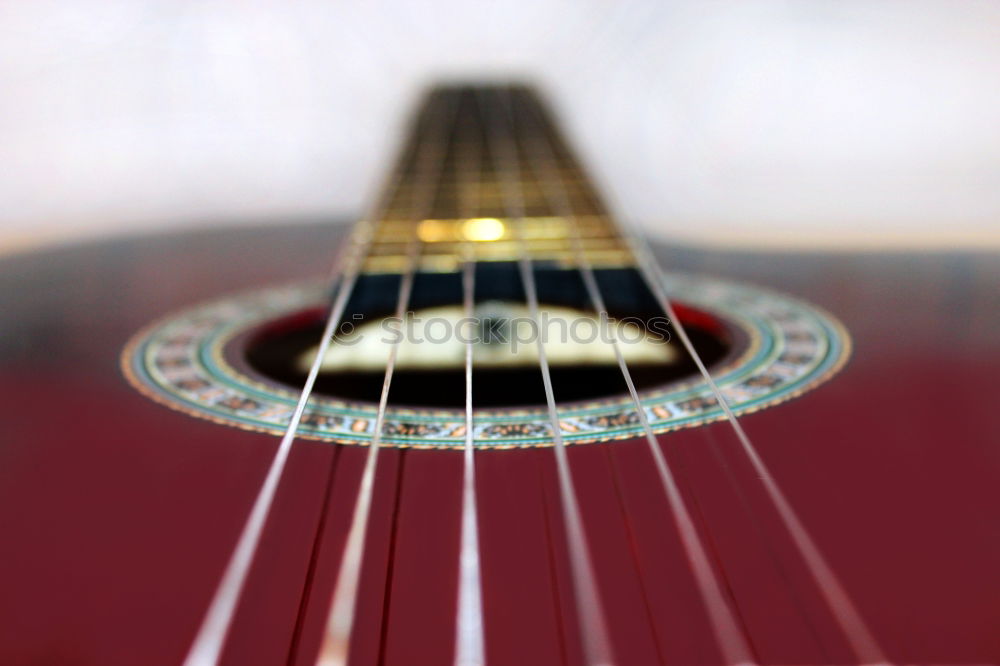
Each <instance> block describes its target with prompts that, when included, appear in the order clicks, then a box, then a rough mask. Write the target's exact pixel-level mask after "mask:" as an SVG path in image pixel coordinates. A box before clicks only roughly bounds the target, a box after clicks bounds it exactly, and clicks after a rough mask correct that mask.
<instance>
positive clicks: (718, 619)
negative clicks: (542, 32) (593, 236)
mask: <svg viewBox="0 0 1000 666" xmlns="http://www.w3.org/2000/svg"><path fill="white" fill-rule="evenodd" d="M532 106H534V105H532ZM539 113H540V111H538V110H537V109H536V110H535V112H534V114H533V115H534V116H537V115H539ZM537 128H538V129H537V134H538V135H540V136H541V137H542V138H541V139H539V140H536V141H535V142H534V145H535V147H536V148H537V149H538V150H539V151H540V152H541V154H538V153H533V154H531V158H532V159H530V160H528V164H529V165H532V168H535V169H536V171H535V173H536V174H537V173H538V171H545V172H547V173H548V174H552V173H554V172H555V169H556V166H555V156H554V151H553V148H552V146H551V142H552V138H551V137H550V136H549V134H548V132H547V131H545V129H544V125H542V124H541V123H537ZM536 161H537V162H542V163H543V164H544V165H545V166H544V167H542V168H536V167H534V165H535V163H536ZM539 182H540V183H541V184H542V192H543V195H544V196H545V198H546V199H548V201H549V204H550V205H551V206H552V208H553V211H554V212H555V213H556V214H557V215H559V216H560V217H561V218H563V219H565V220H567V221H568V222H569V228H570V232H571V243H572V245H573V252H574V256H575V259H576V264H577V269H578V270H579V273H580V276H581V278H582V279H583V283H584V286H585V289H586V291H587V294H588V298H589V300H590V302H591V305H592V306H593V308H594V310H595V311H596V312H599V313H605V312H607V306H606V304H605V301H604V297H603V296H602V294H601V290H600V287H599V286H598V284H597V279H596V276H595V275H594V268H593V265H592V264H591V261H590V259H589V257H588V256H587V253H586V250H585V248H584V245H583V239H582V237H581V234H580V229H579V220H578V219H577V216H576V212H575V207H574V205H573V204H572V203H571V201H570V198H569V195H568V192H567V191H566V187H565V186H564V185H563V183H562V181H561V180H560V179H559V178H557V177H556V178H553V177H551V176H550V177H545V178H542V179H539ZM608 334H609V339H610V343H611V346H612V349H613V350H614V354H615V360H616V361H617V363H618V368H619V369H620V370H621V373H622V377H623V378H624V380H625V384H626V385H627V387H628V392H629V395H630V396H631V398H632V403H633V405H634V406H635V412H636V414H637V416H638V418H639V420H640V422H641V424H642V428H643V432H644V433H645V437H646V442H647V444H648V445H649V451H650V454H651V455H652V457H653V460H654V462H655V464H656V470H657V473H658V474H659V477H660V482H661V485H662V486H663V490H664V492H665V494H666V496H667V500H668V502H669V504H670V508H671V513H672V515H673V518H674V521H675V523H676V525H677V530H678V532H679V535H680V538H681V544H682V546H683V547H684V551H685V555H686V557H687V560H688V563H689V564H690V566H691V570H692V572H693V574H694V577H695V582H696V583H697V586H698V591H699V594H700V596H701V599H702V602H703V603H704V604H705V608H706V611H707V613H708V616H709V620H710V622H711V625H712V630H713V632H714V634H715V637H716V640H717V642H718V645H719V649H720V651H721V652H722V656H723V659H724V660H725V663H727V664H751V663H755V661H756V659H755V657H754V655H753V649H752V647H751V646H750V643H749V641H748V640H747V638H746V636H745V630H744V629H743V627H742V625H741V624H740V622H739V621H738V620H737V618H736V616H735V614H734V612H733V609H732V608H731V606H730V603H729V602H728V601H727V600H726V595H725V593H724V592H723V591H722V587H721V585H720V584H719V581H718V578H717V574H716V572H715V571H714V568H713V566H712V564H711V561H710V560H709V558H708V556H707V554H706V551H705V547H704V545H703V544H702V541H701V538H700V537H699V536H698V531H697V529H696V528H695V525H694V521H693V519H692V517H691V513H690V511H689V509H688V507H687V504H686V502H685V501H684V498H683V496H682V495H681V493H680V490H679V488H678V486H677V481H676V479H675V477H674V474H673V472H672V471H671V469H670V466H669V465H668V463H667V460H666V458H665V456H664V455H663V451H662V450H661V449H660V446H659V443H658V441H657V438H656V435H655V434H654V433H653V429H652V426H651V425H650V423H649V419H648V417H647V415H646V411H645V409H644V408H643V406H642V402H641V401H640V399H639V394H638V391H637V390H636V388H635V383H634V381H633V380H632V374H631V372H630V371H629V369H628V365H627V363H626V362H625V357H624V355H623V354H622V351H621V346H620V345H619V343H618V339H617V336H616V335H615V331H614V327H613V326H611V325H609V326H608Z"/></svg>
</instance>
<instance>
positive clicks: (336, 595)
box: [316, 101, 457, 666]
mask: <svg viewBox="0 0 1000 666" xmlns="http://www.w3.org/2000/svg"><path fill="white" fill-rule="evenodd" d="M449 106H450V107H452V110H455V109H457V105H455V104H454V102H453V101H449ZM450 115H451V114H450V113H445V112H438V128H437V131H436V133H435V134H436V135H439V139H440V140H439V141H438V142H437V143H435V142H433V141H432V142H431V146H432V147H434V148H435V150H426V149H425V150H424V151H423V153H422V154H421V155H420V160H419V162H418V167H417V173H418V174H419V176H420V180H419V182H418V184H415V185H414V186H413V188H412V192H413V198H412V200H411V208H410V214H411V215H412V216H413V218H414V222H418V221H419V220H420V219H423V217H424V216H425V215H426V214H427V213H428V212H430V207H431V204H432V203H433V197H434V195H435V194H436V193H437V191H438V187H439V186H440V178H441V175H442V172H443V166H444V165H443V162H444V160H443V159H442V157H443V153H444V148H445V144H446V142H447V134H448V130H449V129H450V127H451V125H450V123H448V122H446V121H447V118H448V117H449V116H450ZM432 167H433V168H432ZM417 229H418V227H417V225H416V224H415V225H414V235H413V238H412V239H411V240H410V241H409V243H408V249H407V264H406V271H405V273H404V274H403V276H402V278H401V280H400V284H399V292H398V295H397V299H396V309H395V313H394V317H395V318H396V320H397V321H403V320H404V318H405V317H406V315H407V310H408V308H409V305H410V297H411V295H412V292H413V283H414V280H415V278H416V274H417V270H418V268H419V264H420V257H421V250H422V247H423V243H422V241H421V238H420V234H419V233H418V231H417ZM402 337H403V336H399V337H396V338H394V339H393V340H392V342H391V344H390V347H389V355H388V359H387V361H386V368H385V375H384V376H383V379H382V391H381V394H380V396H379V403H378V411H377V412H376V416H375V429H374V431H373V433H372V440H371V442H370V443H369V445H368V455H367V456H366V458H365V467H364V472H363V473H362V476H361V483H360V485H359V488H358V493H357V497H356V499H355V504H354V512H353V514H352V516H351V526H350V529H349V530H348V534H347V541H346V543H345V544H344V548H343V551H342V554H341V559H340V565H339V570H338V575H337V579H336V580H337V582H336V585H335V586H334V590H333V595H332V597H331V601H330V609H329V611H328V613H327V621H326V625H325V627H326V628H325V631H324V633H323V642H322V645H321V646H320V651H319V654H318V655H317V659H316V663H317V664H320V665H322V666H340V665H342V664H346V663H347V658H348V655H349V650H350V639H351V631H352V629H353V627H354V617H355V612H356V609H357V593H358V584H359V581H360V576H361V560H362V557H363V555H364V548H365V537H366V535H367V533H368V524H369V515H370V513H371V504H372V497H373V494H374V488H375V475H376V471H377V466H378V454H379V451H380V449H381V448H382V430H383V427H384V425H385V414H386V410H387V408H388V402H389V389H390V386H391V384H392V377H393V373H394V372H395V367H396V359H397V357H398V354H399V347H400V344H401V342H402ZM387 584H391V581H388V582H387ZM385 612H387V611H385Z"/></svg>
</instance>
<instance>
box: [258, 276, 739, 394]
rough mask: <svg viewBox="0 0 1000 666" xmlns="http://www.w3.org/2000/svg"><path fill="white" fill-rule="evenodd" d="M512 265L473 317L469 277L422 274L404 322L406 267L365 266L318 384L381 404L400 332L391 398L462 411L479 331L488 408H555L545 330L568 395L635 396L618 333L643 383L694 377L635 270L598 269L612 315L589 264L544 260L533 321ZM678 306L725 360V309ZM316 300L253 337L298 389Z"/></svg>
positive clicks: (558, 382)
mask: <svg viewBox="0 0 1000 666" xmlns="http://www.w3.org/2000/svg"><path fill="white" fill-rule="evenodd" d="M512 270H513V269H512V267H510V266H507V265H487V266H480V267H479V268H478V270H477V290H476V306H475V311H474V317H473V318H472V321H468V320H465V319H464V315H465V313H464V311H463V309H462V304H461V284H460V282H459V281H458V276H456V275H454V274H421V275H419V276H418V278H417V280H416V282H415V284H414V290H413V295H412V299H411V305H412V307H411V308H410V313H411V314H410V316H409V317H408V318H407V319H406V320H405V321H400V320H397V319H394V318H393V317H392V314H393V311H394V309H395V308H394V306H395V298H396V296H397V293H398V276H392V275H385V276H365V277H364V278H362V280H361V282H360V283H359V285H358V287H357V291H356V295H355V296H354V297H353V298H352V300H351V303H350V304H349V306H348V310H347V313H346V314H345V316H344V317H343V321H344V322H349V323H348V324H345V326H343V327H342V329H341V333H340V335H339V336H338V337H337V338H336V339H335V342H334V344H332V345H331V347H330V350H329V352H328V354H327V355H326V356H325V357H324V362H323V365H322V366H321V372H320V373H319V375H318V377H317V380H316V385H315V388H314V391H315V392H316V393H318V394H321V395H325V396H330V397H334V398H339V399H343V400H348V401H356V402H366V403H377V402H378V400H379V396H380V393H381V390H382V383H383V379H384V376H385V367H386V360H387V357H388V353H389V348H390V346H391V345H392V344H393V342H394V341H397V340H398V342H399V351H398V352H397V354H398V357H397V362H396V366H395V371H394V374H393V378H392V384H391V392H390V403H391V404H392V405H394V406H411V407H427V408H448V409H462V408H463V407H464V405H465V370H464V362H465V356H464V354H465V345H466V342H465V341H466V340H470V339H471V340H473V342H472V345H473V350H474V351H473V354H474V360H473V403H474V405H475V406H476V407H480V408H497V407H522V406H523V407H535V406H544V404H545V390H544V384H543V382H542V375H541V372H540V369H539V358H538V352H537V342H536V340H535V338H536V337H537V336H538V335H539V334H540V332H541V331H542V330H545V331H546V337H545V338H544V348H545V353H546V357H547V360H548V362H549V365H550V369H551V376H552V384H553V389H554V393H555V396H556V398H557V400H558V401H559V402H576V401H592V400H600V399H603V398H613V397H620V396H622V395H623V394H627V386H626V384H625V381H624V378H623V375H622V372H621V370H620V368H619V366H618V363H617V360H616V358H615V356H614V349H613V347H612V346H611V345H610V344H609V343H608V340H609V339H610V336H609V333H608V331H609V330H613V331H614V335H615V337H616V339H617V340H618V341H619V349H620V350H621V351H622V353H623V354H624V355H625V357H626V360H627V362H628V367H629V371H630V373H631V376H632V379H633V381H634V382H635V385H636V388H637V389H639V390H640V391H642V390H648V389H653V388H656V387H660V386H664V385H668V384H673V383H675V382H679V381H684V380H686V379H693V378H696V377H697V376H698V370H697V367H696V366H695V364H694V363H693V361H692V360H691V359H690V357H689V355H688V354H687V352H686V351H685V350H684V348H683V347H682V345H681V344H680V343H679V340H677V339H676V337H675V336H676V334H675V328H674V325H673V323H672V322H668V321H667V320H666V318H665V317H663V315H662V314H661V313H660V312H659V308H658V306H657V303H656V301H655V299H654V298H653V297H652V295H651V294H649V293H648V291H647V290H646V288H645V287H644V285H643V283H642V281H641V279H640V278H639V277H638V275H637V274H635V272H634V271H632V270H630V269H614V270H610V269H609V270H602V271H598V272H597V277H598V282H599V284H600V285H601V287H602V293H603V294H605V299H606V301H607V309H608V312H607V315H606V316H603V317H602V316H601V315H599V314H598V313H595V312H594V311H593V310H592V309H589V308H587V307H586V305H587V304H588V303H589V299H588V295H587V293H586V291H585V289H584V287H583V285H582V282H581V280H580V278H579V275H578V273H576V272H574V271H566V270H562V269H556V268H551V269H545V268H542V269H539V270H538V271H537V279H538V285H539V298H540V300H541V303H542V305H541V311H542V313H543V318H544V323H543V326H542V327H540V328H539V327H536V326H535V325H533V324H531V323H530V322H531V317H530V312H529V311H528V309H527V307H526V306H525V305H524V299H523V294H522V293H521V292H520V282H519V281H518V280H517V278H516V273H514V272H512ZM677 309H678V315H679V316H680V317H681V319H682V322H681V323H682V324H684V326H685V330H686V331H687V333H688V335H689V336H690V338H691V341H692V342H693V344H694V345H695V348H696V349H697V350H698V353H699V354H700V355H701V357H702V359H703V361H704V362H705V363H706V364H707V365H709V366H712V365H715V364H717V363H719V362H720V361H722V360H724V359H726V358H727V357H729V356H730V354H731V353H732V352H733V349H734V346H735V345H734V343H733V341H732V335H731V333H732V331H731V328H730V327H728V326H726V325H725V324H724V323H723V322H721V321H719V320H718V319H716V318H715V317H713V316H711V315H709V314H707V313H705V312H702V311H698V310H694V309H690V308H685V307H683V305H678V307H677ZM325 316H326V312H325V311H324V310H323V309H321V308H317V309H314V310H311V311H308V312H302V313H299V314H297V315H294V316H291V317H286V318H284V319H282V320H280V321H274V322H271V323H269V324H268V325H266V326H264V327H262V328H260V329H258V330H257V331H256V332H255V333H254V334H253V335H251V336H249V338H248V340H247V342H246V346H245V350H244V354H245V361H246V362H247V363H248V364H249V366H250V367H251V368H252V369H253V370H254V371H255V373H257V374H259V375H260V376H262V377H263V378H266V379H268V380H271V381H274V382H277V383H279V384H282V385H285V386H287V387H289V388H293V389H297V388H299V387H301V386H302V384H303V382H304V381H305V379H306V375H307V373H308V370H309V366H310V365H311V363H312V361H313V359H314V358H315V355H316V348H317V344H318V341H319V340H320V337H321V335H322V332H323V325H324V320H325Z"/></svg>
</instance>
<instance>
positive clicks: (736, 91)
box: [0, 0, 1000, 250]
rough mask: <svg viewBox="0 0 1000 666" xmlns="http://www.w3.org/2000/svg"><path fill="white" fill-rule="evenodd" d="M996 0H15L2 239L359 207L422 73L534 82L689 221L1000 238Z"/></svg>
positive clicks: (825, 238) (731, 231) (784, 242)
mask: <svg viewBox="0 0 1000 666" xmlns="http://www.w3.org/2000/svg"><path fill="white" fill-rule="evenodd" d="M998 74H1000V3H997V2H948V1H938V2H935V1H927V0H923V1H920V0H909V1H895V2H887V1H877V0H872V1H867V2H852V1H845V0H826V1H813V2H809V1H795V2H787V1H785V2H782V1H777V0H771V1H766V2H765V1H747V2H735V1H734V2H711V1H706V0H678V1H674V2H664V1H650V2H621V1H612V0H531V1H528V2H524V1H519V0H518V1H514V0H502V1H501V0H494V1H492V2H489V1H482V2H477V1H473V0H464V1H459V0H436V1H433V2H431V1H427V2H402V1H395V2H389V1H382V2H353V3H347V2H336V1H334V0H327V1H326V2H316V1H300V2H289V1H287V0H286V1H281V0H257V1H249V0H248V1H235V0H227V1H224V2H223V1H214V2H213V1H200V2H187V1H181V0H145V1H143V0H75V1H62V2H54V1H46V0H33V1H32V2H5V3H2V4H0V90H2V93H0V173H2V177H0V250H4V249H9V248H17V247H21V248H23V247H26V246H31V245H34V244H39V243H48V242H58V241H64V240H67V239H76V238H81V237H90V236H95V235H103V234H109V233H122V232H129V233H136V232H148V231H155V230H162V229H168V228H172V229H173V228H181V227H189V226H198V225H223V224H262V223H268V224H282V223H290V222H295V221H301V220H303V219H308V218H317V217H340V218H351V217H352V216H356V215H357V214H358V213H359V212H360V211H361V210H362V209H363V207H364V204H365V202H366V201H367V200H368V198H369V197H370V196H371V194H372V190H373V188H374V187H375V186H376V185H377V184H378V181H379V179H380V178H381V174H382V171H383V169H384V168H385V166H386V162H387V160H388V158H389V156H390V155H391V153H392V150H393V145H394V143H395V141H396V140H397V138H398V130H399V127H400V124H401V122H402V120H403V118H404V117H405V115H406V114H407V113H408V109H409V107H410V105H411V104H412V103H413V102H414V100H415V98H416V96H417V94H418V92H419V91H420V89H421V88H422V87H423V86H425V85H426V84H427V83H428V82H431V81H434V80H436V79H439V78H442V77H444V78H464V79H468V78H484V77H485V78H506V77H510V76H513V77H517V78H521V79H528V80H532V81H534V82H536V83H537V84H538V85H540V86H541V87H542V89H543V91H544V93H546V95H547V97H548V98H549V99H550V101H551V102H552V104H553V105H554V106H555V107H556V110H557V111H558V112H559V115H560V117H561V119H562V120H563V123H564V125H565V126H566V130H567V132H568V133H569V134H570V136H571V138H572V140H573V141H574V143H575V144H576V145H577V147H578V148H579V149H580V150H581V152H582V153H583V154H584V156H585V158H586V163H587V165H588V166H589V167H590V168H591V169H592V171H593V172H594V175H595V176H596V177H597V179H598V181H599V183H600V184H601V185H602V186H603V187H604V188H605V189H606V190H608V191H610V192H611V193H612V194H613V195H614V196H613V199H614V203H616V204H618V206H619V209H618V212H620V213H623V214H627V215H629V216H631V217H633V218H634V219H636V220H637V221H638V222H640V223H641V224H642V225H644V226H645V227H646V228H648V229H649V230H650V233H651V234H653V235H657V236H662V237H666V238H671V239H674V240H676V241H677V242H683V243H695V244H711V245H735V246H743V247H769V248H774V247H788V248H801V247H822V248H848V249H855V248H878V249H884V248H901V249H912V248H949V249H950V248H979V249H982V248H991V249H996V248H1000V122H998V121H1000V85H998V81H1000V76H998Z"/></svg>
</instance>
